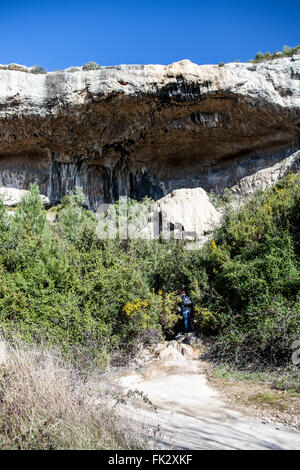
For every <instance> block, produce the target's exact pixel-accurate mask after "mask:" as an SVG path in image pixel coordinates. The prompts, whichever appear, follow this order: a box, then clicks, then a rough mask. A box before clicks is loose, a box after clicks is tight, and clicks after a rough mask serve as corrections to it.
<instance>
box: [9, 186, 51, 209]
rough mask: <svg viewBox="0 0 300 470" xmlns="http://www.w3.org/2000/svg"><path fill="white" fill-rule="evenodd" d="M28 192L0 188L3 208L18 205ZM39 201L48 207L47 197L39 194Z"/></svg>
mask: <svg viewBox="0 0 300 470" xmlns="http://www.w3.org/2000/svg"><path fill="white" fill-rule="evenodd" d="M28 192H29V191H27V190H26V189H17V188H3V187H2V188H0V198H3V202H4V205H5V206H9V207H15V206H17V205H18V204H20V202H21V200H22V198H23V197H24V196H25V195H26V194H28ZM41 200H42V202H43V204H45V205H48V204H49V199H48V197H47V196H45V195H43V194H41Z"/></svg>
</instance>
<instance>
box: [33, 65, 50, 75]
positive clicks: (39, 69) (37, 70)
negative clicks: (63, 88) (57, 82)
mask: <svg viewBox="0 0 300 470" xmlns="http://www.w3.org/2000/svg"><path fill="white" fill-rule="evenodd" d="M30 73H35V74H38V73H42V74H45V73H47V70H46V69H44V67H41V66H40V65H33V66H32V67H31V68H30Z"/></svg>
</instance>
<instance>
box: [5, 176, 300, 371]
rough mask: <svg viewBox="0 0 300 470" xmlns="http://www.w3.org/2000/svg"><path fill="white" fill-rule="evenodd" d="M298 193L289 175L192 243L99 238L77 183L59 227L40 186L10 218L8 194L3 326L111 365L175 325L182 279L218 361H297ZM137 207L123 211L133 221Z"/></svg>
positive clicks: (299, 180)
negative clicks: (117, 354) (206, 238)
mask: <svg viewBox="0 0 300 470" xmlns="http://www.w3.org/2000/svg"><path fill="white" fill-rule="evenodd" d="M299 194H300V175H290V176H288V177H287V178H285V179H284V180H282V182H280V183H278V184H277V185H276V186H275V187H274V188H273V189H270V190H267V191H265V192H264V193H262V192H260V193H258V194H257V195H256V196H255V197H254V198H253V200H252V201H250V202H249V203H248V204H247V205H245V206H244V207H243V208H242V209H241V210H240V211H239V212H238V213H233V212H231V211H230V210H228V211H227V213H226V216H225V220H224V223H223V225H222V227H221V228H219V229H218V230H217V231H216V232H215V234H214V238H213V239H212V240H211V241H210V242H209V243H207V244H206V246H205V247H204V248H203V249H201V250H196V251H190V250H186V249H185V246H184V243H183V242H181V241H178V240H169V241H166V240H159V241H155V240H154V241H145V240H123V239H122V237H117V238H116V239H114V240H109V239H108V240H100V239H98V237H97V233H96V226H97V222H98V220H97V217H96V215H95V214H93V213H92V212H90V211H88V210H86V209H84V204H85V201H84V196H83V194H82V192H81V191H80V190H76V191H75V192H74V193H73V194H70V195H68V196H66V197H65V198H64V199H63V201H62V203H61V205H60V206H58V207H57V208H56V209H55V210H56V211H57V221H56V222H55V223H54V224H53V223H52V224H51V223H50V222H48V220H47V218H46V210H45V208H44V206H43V204H42V202H41V200H40V197H39V191H38V187H37V186H36V185H32V186H31V188H30V193H29V194H28V195H27V196H26V197H25V198H24V199H23V200H22V203H21V204H20V206H19V207H18V208H17V209H16V210H15V215H14V217H12V216H8V215H7V211H6V209H5V207H4V206H3V203H1V202H0V325H1V327H2V328H3V329H7V330H12V329H13V330H14V331H15V330H18V331H19V332H20V333H21V335H22V336H23V337H24V338H26V339H27V340H28V341H33V340H34V341H36V340H45V339H47V341H49V342H50V343H59V344H61V345H62V346H63V347H64V348H65V350H66V351H67V352H68V351H69V350H70V348H71V349H72V348H74V347H75V346H78V345H82V347H85V348H87V349H88V350H89V354H91V358H90V359H91V361H92V359H94V360H95V361H96V362H99V363H100V364H101V365H105V362H106V361H108V360H109V358H110V355H111V353H112V352H113V351H114V350H115V349H116V348H117V347H119V346H120V345H122V347H124V346H126V348H127V351H129V349H130V345H134V343H135V342H136V340H137V339H138V338H141V337H142V336H144V337H147V331H149V332H152V333H151V334H150V333H149V337H150V336H151V337H155V334H154V333H153V332H155V331H156V332H158V336H157V337H159V332H163V333H165V334H166V335H167V336H169V335H170V334H172V333H174V332H175V331H176V329H177V328H178V316H177V314H176V311H177V308H176V307H177V302H178V301H179V298H178V296H177V293H176V292H177V291H178V289H180V288H181V287H185V288H186V289H188V292H189V293H190V295H191V296H192V298H193V300H194V304H195V315H194V321H193V324H194V328H195V329H196V331H197V332H199V333H203V334H208V335H210V336H211V338H212V345H213V348H212V352H213V354H214V357H222V358H226V359H228V360H236V361H239V362H240V363H244V362H246V361H254V360H255V361H256V360H257V361H259V362H260V363H261V362H264V361H267V362H268V363H269V364H270V363H272V364H277V363H279V362H284V361H287V360H290V355H291V350H290V347H291V344H292V342H293V340H295V339H298V336H299V319H300V299H299V290H300V266H299V265H300V262H299V253H300V216H299V214H300V198H299ZM230 196H231V195H230V194H229V193H228V194H226V197H227V198H230ZM134 204H135V203H134V201H131V200H129V201H128V202H127V206H125V207H124V205H122V204H121V203H120V202H118V203H117V204H116V205H115V210H116V212H117V213H118V215H120V217H121V219H122V217H123V216H125V213H124V211H126V207H127V209H130V214H131V217H135V214H136V212H135V210H131V209H134ZM144 204H145V205H146V206H148V204H149V200H147V199H146V200H145V201H144ZM52 210H53V209H52ZM128 347H129V349H128Z"/></svg>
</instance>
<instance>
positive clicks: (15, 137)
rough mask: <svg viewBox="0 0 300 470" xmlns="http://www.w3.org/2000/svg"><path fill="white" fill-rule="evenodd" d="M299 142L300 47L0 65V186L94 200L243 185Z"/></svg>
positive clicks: (292, 151)
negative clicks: (152, 60) (165, 59)
mask: <svg viewBox="0 0 300 470" xmlns="http://www.w3.org/2000/svg"><path fill="white" fill-rule="evenodd" d="M2 68H3V67H2ZM299 148H300V55H295V56H294V57H292V58H284V59H278V60H273V61H269V62H264V63H260V64H253V63H245V64H242V63H231V64H226V65H225V66H223V67H219V66H217V65H203V66H198V65H196V64H193V63H191V62H190V61H181V62H177V63H174V64H171V65H168V66H163V65H120V66H114V67H103V68H102V69H101V70H95V71H88V72H84V71H82V70H80V71H76V72H71V71H67V70H66V71H63V72H49V73H47V74H45V75H42V74H41V75H34V74H32V73H28V71H27V70H26V69H25V71H13V70H3V69H1V66H0V186H5V187H15V188H19V189H27V188H28V186H29V184H30V183H31V182H32V181H37V182H38V183H39V186H40V189H41V192H42V193H43V194H45V195H46V196H48V197H49V199H50V201H51V202H52V203H55V202H57V201H59V200H60V199H61V198H62V197H63V195H64V194H65V193H66V192H67V191H68V190H70V189H72V188H73V187H74V186H75V185H78V186H82V187H83V189H84V192H85V193H86V194H87V197H88V201H89V205H90V207H92V208H96V207H97V205H98V204H99V203H101V202H110V201H113V200H116V199H118V197H119V196H121V195H128V196H130V197H133V198H136V199H140V198H142V197H143V196H144V195H150V196H152V197H153V198H155V199H158V198H161V197H162V196H164V195H165V194H167V193H169V192H171V191H172V190H174V189H179V188H184V187H185V188H193V187H198V186H201V187H203V188H204V189H206V190H210V189H213V190H215V191H216V190H217V191H218V190H221V189H222V188H224V187H234V188H238V187H239V182H240V181H241V180H242V179H243V178H247V177H248V176H251V175H253V174H254V173H255V172H257V171H261V170H266V169H267V168H269V167H272V168H274V165H275V166H276V165H278V164H279V165H280V162H281V161H282V160H284V159H287V158H289V157H290V155H292V154H295V155H297V153H295V152H296V151H297V150H298V149H299ZM288 161H290V160H288ZM276 168H277V167H276ZM262 174H264V173H260V175H262ZM243 181H245V180H243ZM251 181H256V180H255V178H254V179H253V177H252V180H251ZM245 187H247V184H246V185H245V184H244V183H243V190H244V189H245Z"/></svg>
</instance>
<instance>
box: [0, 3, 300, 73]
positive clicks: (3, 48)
mask: <svg viewBox="0 0 300 470" xmlns="http://www.w3.org/2000/svg"><path fill="white" fill-rule="evenodd" d="M299 43H300V0H285V1H279V0H278V1H277V0H260V1H258V0H251V1H249V0H240V1H236V0H228V1H225V0H222V1H221V0H212V1H211V0H205V1H202V0H198V1H196V0H182V1H178V0H173V1H171V0H151V1H149V0H144V1H143V0H141V1H137V0H126V1H125V0H111V1H104V0H98V1H96V0H85V1H79V0H74V1H71V0H61V1H58V0H52V1H49V0H46V1H43V0H27V1H15V0H11V1H3V0H0V63H2V64H7V63H10V62H17V63H21V64H25V65H33V64H38V65H41V66H43V67H45V68H46V69H48V70H55V69H62V68H65V67H68V66H72V65H82V64H83V63H85V62H87V61H90V60H94V61H96V62H98V63H99V64H102V65H114V64H121V63H123V64H124V63H131V64H147V63H161V64H168V63H171V62H174V61H177V60H181V59H190V60H192V61H193V62H196V63H198V64H203V63H219V62H220V61H223V62H228V61H233V60H236V59H240V60H241V61H244V60H245V61H246V60H248V59H250V58H254V56H255V54H256V52H258V51H259V50H261V51H263V52H267V51H269V52H274V51H275V50H280V49H281V48H282V47H283V46H284V45H288V46H295V45H296V44H299Z"/></svg>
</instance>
